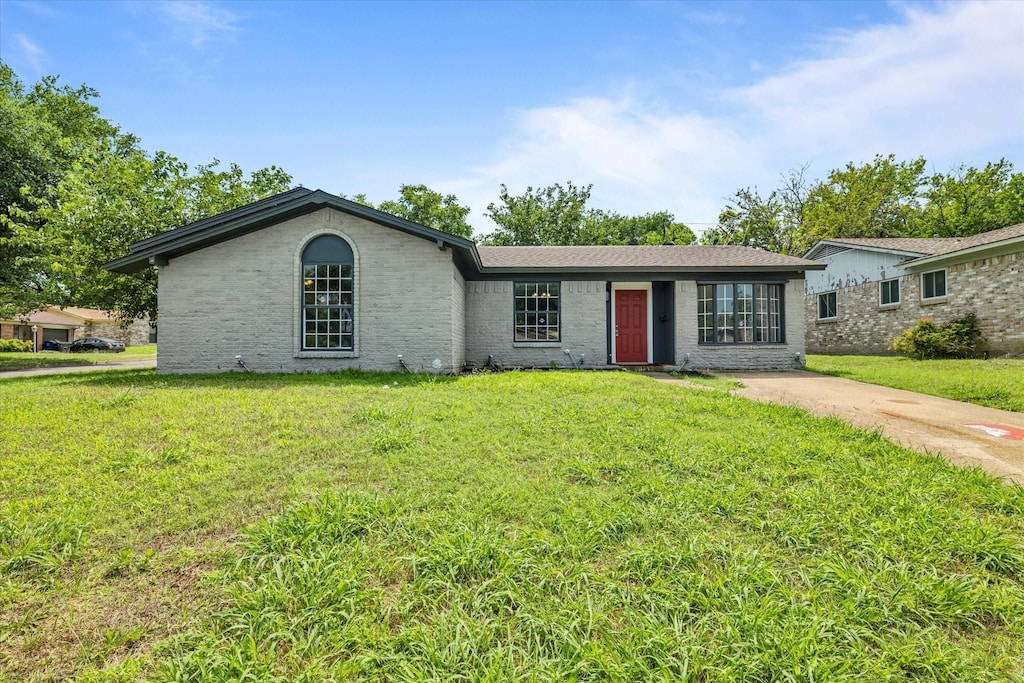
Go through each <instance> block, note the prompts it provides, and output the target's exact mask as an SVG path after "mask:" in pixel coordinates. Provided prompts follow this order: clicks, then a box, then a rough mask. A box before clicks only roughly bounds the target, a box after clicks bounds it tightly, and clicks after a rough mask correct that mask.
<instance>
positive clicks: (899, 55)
mask: <svg viewBox="0 0 1024 683" xmlns="http://www.w3.org/2000/svg"><path fill="white" fill-rule="evenodd" d="M815 47H816V48H817V49H819V50H820V54H822V55H823V56H821V57H819V58H817V59H812V60H806V61H802V62H799V63H796V64H793V65H792V66H791V67H790V68H788V69H785V70H783V71H782V72H780V73H776V74H773V75H770V76H767V77H765V78H764V79H763V80H761V81H760V82H758V83H755V84H753V85H751V86H748V87H745V88H740V89H735V90H731V91H724V92H722V93H721V98H722V101H724V102H725V103H726V104H727V105H731V106H733V107H734V108H735V111H733V112H732V113H731V114H723V113H720V112H721V110H720V109H719V113H717V114H716V115H714V116H712V115H708V114H704V113H702V112H701V111H699V110H696V109H694V108H693V107H694V106H696V105H694V104H692V103H688V104H687V105H686V106H676V107H670V106H666V105H665V104H664V100H663V101H662V103H660V104H657V105H655V104H653V103H652V102H650V101H647V100H644V99H641V98H637V97H634V96H632V95H630V94H626V95H621V96H612V97H589V98H581V99H575V100H572V101H569V102H566V103H564V104H561V105H557V106H549V107H541V108H535V109H530V110H526V111H524V112H521V114H520V115H519V116H518V117H517V119H516V121H515V125H514V127H513V129H512V131H511V132H510V133H509V134H508V135H507V137H506V138H505V139H504V140H503V141H502V142H501V143H500V144H499V145H498V146H497V147H496V149H495V150H494V151H493V153H492V155H491V161H490V162H489V163H487V164H485V165H483V166H481V167H479V168H477V169H474V171H473V172H472V173H471V174H469V175H468V176H467V177H464V178H461V179H458V180H452V181H451V182H447V183H438V186H439V187H443V188H444V189H445V191H449V192H454V193H456V194H458V196H459V197H460V198H461V199H463V201H468V202H469V203H470V204H471V205H472V206H473V207H474V215H477V214H478V211H477V210H476V209H477V208H478V207H483V206H485V205H486V203H487V202H488V201H491V200H493V198H494V197H495V196H496V194H497V188H498V184H499V183H505V184H506V185H508V186H509V190H510V191H512V192H513V193H518V192H522V191H523V190H524V189H525V187H526V186H527V185H532V186H534V187H537V186H543V185H547V184H549V183H552V182H562V181H565V180H568V179H571V180H573V181H574V182H577V183H594V194H593V197H592V200H591V204H592V205H593V206H595V207H600V208H607V209H612V210H615V211H620V212H623V213H644V212H647V211H657V210H664V209H667V210H670V211H673V212H674V213H675V214H676V217H677V218H678V219H680V220H683V221H689V222H691V223H692V224H694V225H693V227H694V228H697V229H700V228H702V227H704V226H702V225H699V223H703V222H713V221H714V220H715V219H716V218H717V215H718V211H719V210H720V209H721V208H722V206H723V203H724V199H725V198H726V197H727V196H729V195H731V194H732V193H733V192H734V191H735V190H737V189H739V188H742V187H747V186H751V185H761V186H762V188H767V187H771V186H774V184H775V183H776V182H777V181H778V179H779V177H780V175H781V174H783V173H784V172H785V171H787V170H788V169H790V168H795V167H799V166H801V165H803V164H805V163H808V162H814V166H813V167H812V169H811V174H812V176H813V175H815V174H822V173H825V172H826V171H827V170H829V169H830V168H835V167H837V166H841V165H843V164H845V163H846V162H848V161H854V162H860V161H865V160H870V159H871V158H872V157H873V156H874V155H875V154H889V153H894V154H896V155H897V157H899V158H906V159H909V158H913V157H917V156H924V157H925V158H927V159H929V160H930V161H933V162H939V163H940V164H946V163H950V164H951V163H953V162H955V161H973V159H972V153H974V154H975V155H977V154H985V153H988V151H989V150H991V149H1006V150H1007V151H1008V153H1012V152H1016V153H1020V152H1021V151H1024V149H1022V144H1024V135H1022V133H1024V130H1022V126H1021V123H1022V121H1024V3H1016V2H983V3H968V4H949V5H940V6H938V8H937V9H935V10H932V11H926V10H922V9H915V8H908V9H906V10H905V14H904V20H903V22H902V23H899V24H894V25H885V26H875V27H870V28H866V29H863V30H859V31H855V32H849V33H844V34H838V35H834V36H832V37H828V38H826V39H825V42H824V43H823V44H821V45H819V46H815ZM647 89H648V90H651V91H654V90H656V88H647ZM669 90H670V87H669V86H665V87H663V88H661V89H660V92H661V96H662V98H666V97H670V96H671V94H670V93H668V91H669ZM719 104H720V103H719ZM998 156H999V155H997V156H996V157H995V158H998ZM995 158H991V159H985V160H991V161H994V160H995ZM1011 160H1013V159H1011ZM1016 161H1020V160H1016ZM940 168H941V170H945V168H943V167H941V166H940ZM476 227H477V229H478V231H480V230H484V231H486V230H489V229H490V228H491V226H490V225H478V226H476Z"/></svg>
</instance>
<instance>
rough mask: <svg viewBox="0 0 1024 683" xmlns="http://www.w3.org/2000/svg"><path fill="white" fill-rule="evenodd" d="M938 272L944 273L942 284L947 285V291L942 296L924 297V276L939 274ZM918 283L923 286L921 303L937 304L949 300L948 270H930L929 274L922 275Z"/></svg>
mask: <svg viewBox="0 0 1024 683" xmlns="http://www.w3.org/2000/svg"><path fill="white" fill-rule="evenodd" d="M938 272H941V273H942V284H943V285H945V289H946V291H944V292H943V293H942V296H925V295H924V276H925V275H931V274H932V273H938ZM918 282H919V284H920V285H921V301H929V302H937V301H945V300H946V299H947V298H949V272H948V271H947V269H946V268H936V269H935V270H929V271H927V272H924V273H921V277H920V280H919V281H918Z"/></svg>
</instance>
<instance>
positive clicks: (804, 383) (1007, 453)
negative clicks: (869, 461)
mask: <svg viewBox="0 0 1024 683" xmlns="http://www.w3.org/2000/svg"><path fill="white" fill-rule="evenodd" d="M716 374H719V375H721V376H723V377H729V378H731V379H735V380H737V381H739V382H741V383H743V385H744V388H742V389H736V390H735V391H733V393H734V394H736V395H738V396H745V397H747V398H752V399H754V400H757V401H765V402H770V403H782V404H785V405H792V406H797V407H799V408H803V409H804V410H807V411H810V412H811V413H814V414H816V415H834V416H837V417H839V418H841V419H843V420H845V421H847V422H849V423H850V424H853V425H855V426H857V427H863V428H865V429H880V430H881V432H882V434H883V435H884V436H886V437H887V438H889V439H891V440H893V441H895V442H897V443H900V444H902V445H904V446H907V447H909V448H913V449H914V450H918V451H926V452H929V453H941V454H942V455H943V456H945V457H946V458H947V459H948V460H949V461H950V462H952V463H954V464H957V465H967V466H972V467H980V468H982V469H984V470H987V471H988V472H991V473H992V474H995V475H997V476H1000V477H1003V478H1005V479H1007V480H1009V481H1014V482H1017V483H1020V484H1024V414H1022V413H1014V412H1010V411H1006V410H996V409H995V408H985V407H982V406H976V405H973V404H970V403H961V402H960V401H950V400H948V399H945V398H938V397H935V396H926V395H924V394H916V393H913V392H910V391H902V390H900V389H890V388H889V387H882V386H878V385H875V384H865V383H864V382H855V381H853V380H850V379H842V378H839V377H830V376H828V375H818V374H815V373H813V372H803V371H791V372H731V373H716ZM666 377H667V376H666ZM659 379H662V378H659ZM669 379H671V378H669Z"/></svg>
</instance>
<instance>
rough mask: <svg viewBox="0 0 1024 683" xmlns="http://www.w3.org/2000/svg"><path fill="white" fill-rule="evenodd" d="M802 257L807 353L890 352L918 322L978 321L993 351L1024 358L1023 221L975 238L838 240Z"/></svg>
mask: <svg viewBox="0 0 1024 683" xmlns="http://www.w3.org/2000/svg"><path fill="white" fill-rule="evenodd" d="M804 258H808V259H813V260H816V261H819V262H821V263H823V264H825V266H826V267H825V269H824V270H821V271H817V272H812V273H809V274H808V275H807V280H806V288H807V289H806V294H807V296H806V302H805V317H806V327H807V352H808V353H887V352H889V347H890V344H891V342H892V340H893V338H895V337H897V336H899V335H900V334H901V333H903V332H904V331H905V330H906V329H908V328H909V327H911V326H913V324H914V323H915V322H916V321H917V320H918V319H920V318H925V317H927V318H932V319H933V320H934V321H935V322H936V323H940V324H941V323H945V322H948V321H950V320H952V319H954V318H957V317H960V316H962V315H965V314H967V313H974V314H975V315H977V317H978V323H979V327H980V328H981V332H982V334H984V335H985V339H986V340H987V342H988V349H989V351H990V352H991V353H1000V354H1013V355H1017V354H1022V353H1024V223H1022V224H1019V225H1011V226H1009V227H1006V228H1000V229H998V230H992V231H989V232H984V233H980V234H978V235H971V236H970V237H931V238H834V239H825V240H821V241H820V242H818V243H817V244H816V245H814V247H812V248H811V250H810V251H808V252H807V253H806V254H805V255H804Z"/></svg>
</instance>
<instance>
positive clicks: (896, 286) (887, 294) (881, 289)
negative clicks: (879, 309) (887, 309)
mask: <svg viewBox="0 0 1024 683" xmlns="http://www.w3.org/2000/svg"><path fill="white" fill-rule="evenodd" d="M878 302H879V303H880V304H881V305H882V306H892V305H894V304H898V303H899V302H900V281H899V280H898V279H896V280H882V281H881V282H879V283H878Z"/></svg>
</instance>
